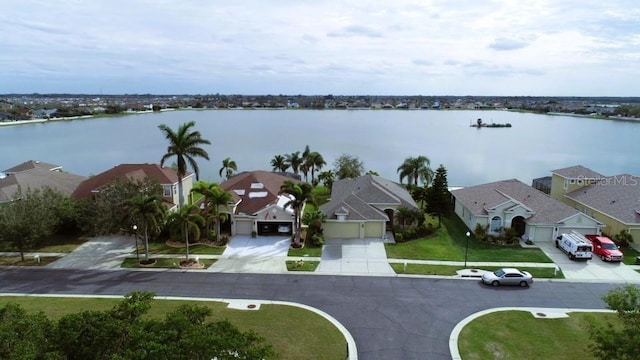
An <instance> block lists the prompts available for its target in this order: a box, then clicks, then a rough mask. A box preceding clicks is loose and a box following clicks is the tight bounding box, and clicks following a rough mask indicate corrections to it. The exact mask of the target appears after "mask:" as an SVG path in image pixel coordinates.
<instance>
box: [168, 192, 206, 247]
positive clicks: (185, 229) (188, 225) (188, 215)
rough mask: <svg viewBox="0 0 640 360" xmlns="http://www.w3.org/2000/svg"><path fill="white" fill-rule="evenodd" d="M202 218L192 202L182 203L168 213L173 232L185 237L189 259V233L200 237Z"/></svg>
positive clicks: (194, 236) (195, 237)
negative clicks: (175, 209)
mask: <svg viewBox="0 0 640 360" xmlns="http://www.w3.org/2000/svg"><path fill="white" fill-rule="evenodd" d="M204 223H205V221H204V218H203V217H202V215H200V214H199V213H198V208H197V207H196V206H195V205H193V204H188V205H184V206H183V207H181V208H180V209H178V211H174V212H172V213H171V215H169V227H170V229H171V232H172V233H173V234H176V235H179V236H180V237H181V238H184V239H185V244H186V245H187V260H189V234H193V238H194V239H196V240H198V239H199V238H200V227H201V226H204Z"/></svg>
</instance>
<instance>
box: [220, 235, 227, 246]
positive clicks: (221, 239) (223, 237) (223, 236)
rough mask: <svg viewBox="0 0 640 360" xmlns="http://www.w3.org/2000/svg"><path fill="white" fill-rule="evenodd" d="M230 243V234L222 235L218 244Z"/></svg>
mask: <svg viewBox="0 0 640 360" xmlns="http://www.w3.org/2000/svg"><path fill="white" fill-rule="evenodd" d="M228 243H229V236H228V235H222V236H220V244H218V245H227V244H228Z"/></svg>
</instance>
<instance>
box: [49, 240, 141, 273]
mask: <svg viewBox="0 0 640 360" xmlns="http://www.w3.org/2000/svg"><path fill="white" fill-rule="evenodd" d="M134 250H135V240H134V238H133V237H131V236H122V235H112V236H99V237H95V238H92V239H91V240H89V241H87V242H86V243H84V244H82V245H80V246H78V247H77V248H76V249H75V250H74V251H73V252H71V253H69V254H66V255H65V256H64V257H62V258H61V259H59V260H56V261H54V262H52V263H51V264H49V265H47V267H48V268H53V269H96V270H98V269H99V270H115V269H120V264H122V261H123V260H124V259H125V258H126V257H128V256H132V255H131V254H132V253H133V251H134Z"/></svg>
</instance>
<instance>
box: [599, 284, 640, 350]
mask: <svg viewBox="0 0 640 360" xmlns="http://www.w3.org/2000/svg"><path fill="white" fill-rule="evenodd" d="M602 300H604V302H605V303H607V307H608V308H609V309H611V310H615V311H616V313H617V314H618V318H619V319H620V324H619V325H618V324H616V325H614V324H612V323H611V322H608V323H607V324H606V325H605V326H601V325H598V324H597V323H596V322H595V321H594V320H593V319H591V320H590V321H589V323H588V325H587V326H588V328H589V333H590V336H591V339H592V340H593V341H591V342H589V347H590V348H591V349H592V350H593V351H594V355H595V356H596V357H597V358H599V359H637V358H638V354H640V288H638V287H636V286H634V285H627V286H625V287H619V288H616V289H613V290H611V291H609V292H608V293H607V295H605V296H604V297H603V298H602Z"/></svg>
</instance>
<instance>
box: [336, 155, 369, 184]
mask: <svg viewBox="0 0 640 360" xmlns="http://www.w3.org/2000/svg"><path fill="white" fill-rule="evenodd" d="M333 168H334V170H333V171H334V172H335V175H336V177H337V178H338V179H350V178H357V177H359V176H360V175H362V173H364V164H363V162H362V161H360V159H358V158H357V157H355V156H352V155H348V154H342V155H340V157H338V158H337V159H336V161H334V162H333Z"/></svg>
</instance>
